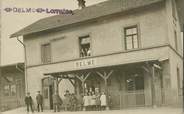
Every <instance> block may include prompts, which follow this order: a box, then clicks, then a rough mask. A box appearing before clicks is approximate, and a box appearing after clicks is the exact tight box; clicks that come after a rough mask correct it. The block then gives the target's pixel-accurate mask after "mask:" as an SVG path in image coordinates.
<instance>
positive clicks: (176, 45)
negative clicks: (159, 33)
mask: <svg viewBox="0 0 184 114" xmlns="http://www.w3.org/2000/svg"><path fill="white" fill-rule="evenodd" d="M174 42H175V49H176V50H178V40H177V33H176V31H174Z"/></svg>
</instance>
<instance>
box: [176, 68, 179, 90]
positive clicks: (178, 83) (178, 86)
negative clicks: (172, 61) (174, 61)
mask: <svg viewBox="0 0 184 114" xmlns="http://www.w3.org/2000/svg"><path fill="white" fill-rule="evenodd" d="M176 71H177V82H178V93H180V69H179V68H178V67H177V69H176Z"/></svg>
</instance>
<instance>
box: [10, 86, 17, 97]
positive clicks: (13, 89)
mask: <svg viewBox="0 0 184 114" xmlns="http://www.w3.org/2000/svg"><path fill="white" fill-rule="evenodd" d="M10 93H11V96H15V95H16V85H11V90H10Z"/></svg>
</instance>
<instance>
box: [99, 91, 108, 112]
mask: <svg viewBox="0 0 184 114" xmlns="http://www.w3.org/2000/svg"><path fill="white" fill-rule="evenodd" d="M100 101H101V108H102V110H105V108H106V106H107V97H106V95H105V93H104V92H102V95H101V96H100Z"/></svg>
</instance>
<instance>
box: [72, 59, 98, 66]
mask: <svg viewBox="0 0 184 114" xmlns="http://www.w3.org/2000/svg"><path fill="white" fill-rule="evenodd" d="M94 65H95V59H85V60H80V61H76V62H75V67H76V68H85V67H91V66H94Z"/></svg>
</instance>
